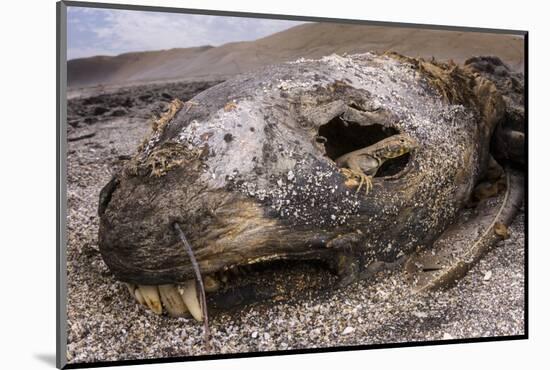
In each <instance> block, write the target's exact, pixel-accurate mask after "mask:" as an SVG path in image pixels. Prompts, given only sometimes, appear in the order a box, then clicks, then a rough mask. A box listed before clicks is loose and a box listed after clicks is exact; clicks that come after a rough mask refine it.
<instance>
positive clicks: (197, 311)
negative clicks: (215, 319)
mask: <svg viewBox="0 0 550 370" xmlns="http://www.w3.org/2000/svg"><path fill="white" fill-rule="evenodd" d="M182 298H183V302H185V305H186V306H187V309H188V310H189V312H190V313H191V315H192V316H193V317H194V318H195V320H197V321H202V310H201V305H200V304H199V299H198V296H197V288H196V287H195V280H188V281H187V282H186V283H185V287H184V288H183V296H182Z"/></svg>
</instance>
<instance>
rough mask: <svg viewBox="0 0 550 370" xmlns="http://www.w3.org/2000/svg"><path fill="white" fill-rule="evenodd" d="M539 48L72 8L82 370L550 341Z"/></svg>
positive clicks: (454, 35) (71, 238) (71, 186)
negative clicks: (542, 224)
mask: <svg viewBox="0 0 550 370" xmlns="http://www.w3.org/2000/svg"><path fill="white" fill-rule="evenodd" d="M434 23H437V20H436V19H434ZM481 26H482V25H481ZM526 49H527V32H525V31H511V30H494V29H483V28H479V29H468V28H456V27H445V26H431V25H412V24H392V23H381V22H369V21H364V20H347V19H321V18H311V17H308V16H307V14H304V15H303V16H286V15H275V14H245V13H232V12H221V11H202V10H194V9H176V8H160V7H142V6H133V5H112V4H100V3H77V2H75V3H73V2H70V1H67V2H60V3H58V98H59V99H58V105H59V106H58V108H59V109H58V112H59V113H58V150H59V153H58V154H59V162H58V163H59V165H58V174H59V183H58V203H59V206H58V215H59V220H58V240H59V246H58V261H59V264H58V367H66V368H70V367H86V366H108V365H117V364H134V363H135V364H137V363H147V362H163V361H186V360H191V359H197V358H200V359H204V360H208V359H215V358H228V357H243V356H263V355H273V354H276V355H284V354H293V353H309V352H319V351H334V350H342V349H345V350H357V349H361V350H365V349H369V348H380V347H398V346H404V345H415V344H418V345H420V344H424V345H425V344H445V343H457V342H477V341H487V340H497V339H498V340H502V339H510V340H511V339H525V338H527V327H526V317H527V311H526V307H525V305H526V294H527V288H526V285H525V276H526V257H525V255H526V248H527V246H526V227H525V221H526V209H527V202H526V193H525V191H526V186H525V185H526V178H527V126H528V125H527V111H526V103H527V102H526V94H525V92H526V80H525V77H526ZM436 350H437V348H434V351H436Z"/></svg>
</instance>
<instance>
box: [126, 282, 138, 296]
mask: <svg viewBox="0 0 550 370" xmlns="http://www.w3.org/2000/svg"><path fill="white" fill-rule="evenodd" d="M124 285H126V287H127V288H128V291H129V292H130V295H131V296H132V297H135V294H134V291H135V290H136V285H135V284H130V283H124Z"/></svg>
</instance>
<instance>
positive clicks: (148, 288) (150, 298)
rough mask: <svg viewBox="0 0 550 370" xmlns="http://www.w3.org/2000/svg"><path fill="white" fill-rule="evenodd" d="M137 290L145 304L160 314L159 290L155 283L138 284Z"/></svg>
mask: <svg viewBox="0 0 550 370" xmlns="http://www.w3.org/2000/svg"><path fill="white" fill-rule="evenodd" d="M139 292H140V293H141V296H142V297H143V299H144V300H145V304H146V305H147V307H149V309H150V310H151V311H153V312H154V313H156V314H157V315H160V314H161V313H162V304H161V303H160V297H159V291H158V288H157V286H156V285H139Z"/></svg>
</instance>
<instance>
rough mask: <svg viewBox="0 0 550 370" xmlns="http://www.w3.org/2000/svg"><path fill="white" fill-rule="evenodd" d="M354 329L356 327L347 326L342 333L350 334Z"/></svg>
mask: <svg viewBox="0 0 550 370" xmlns="http://www.w3.org/2000/svg"><path fill="white" fill-rule="evenodd" d="M354 331H355V328H352V327H351V326H348V327H347V328H345V329H344V331H343V332H342V335H348V334H351V333H353V332H354Z"/></svg>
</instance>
